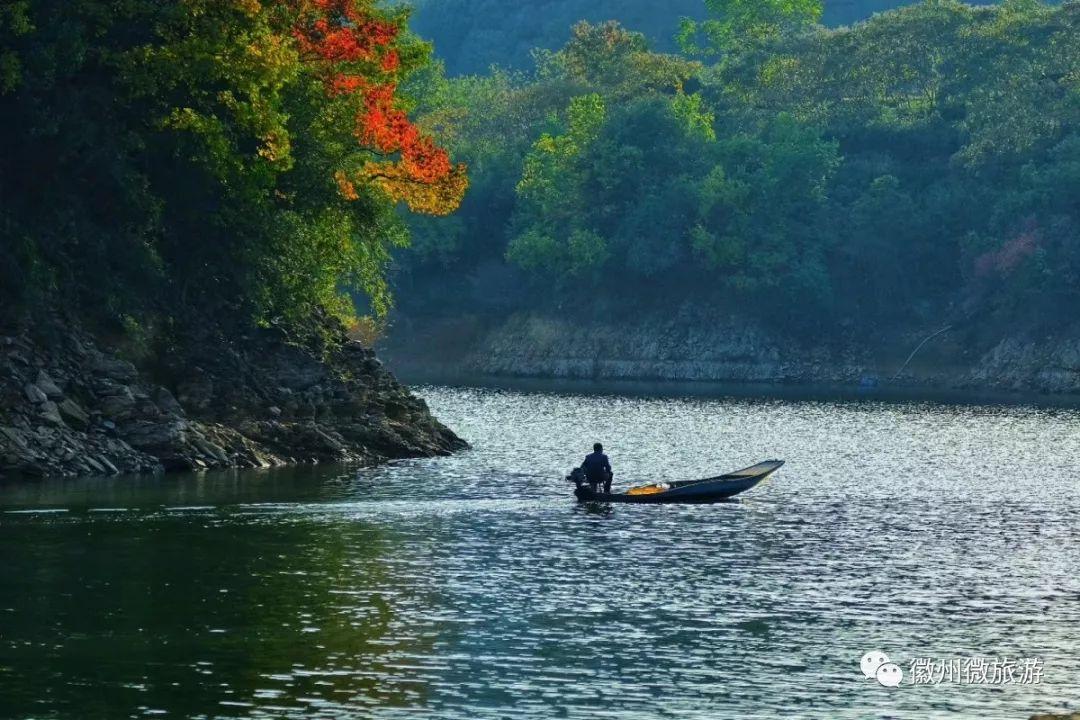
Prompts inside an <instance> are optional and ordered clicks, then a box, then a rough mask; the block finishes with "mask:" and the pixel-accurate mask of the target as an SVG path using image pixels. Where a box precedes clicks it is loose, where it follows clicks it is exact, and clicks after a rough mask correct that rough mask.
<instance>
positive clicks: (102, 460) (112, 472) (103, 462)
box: [97, 455, 120, 475]
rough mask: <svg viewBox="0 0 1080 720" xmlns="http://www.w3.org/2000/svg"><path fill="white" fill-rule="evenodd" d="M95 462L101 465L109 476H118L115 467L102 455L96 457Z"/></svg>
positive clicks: (118, 472)
mask: <svg viewBox="0 0 1080 720" xmlns="http://www.w3.org/2000/svg"><path fill="white" fill-rule="evenodd" d="M97 461H98V464H99V465H101V466H102V467H104V468H105V470H106V471H108V472H109V474H110V475H119V474H120V471H119V470H117V469H116V466H115V465H113V464H112V463H111V462H110V461H109V458H107V457H105V456H104V455H98V457H97Z"/></svg>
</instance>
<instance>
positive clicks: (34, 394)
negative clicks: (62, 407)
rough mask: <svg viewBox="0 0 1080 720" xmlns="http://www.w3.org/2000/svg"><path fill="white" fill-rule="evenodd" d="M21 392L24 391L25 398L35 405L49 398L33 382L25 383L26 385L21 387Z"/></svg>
mask: <svg viewBox="0 0 1080 720" xmlns="http://www.w3.org/2000/svg"><path fill="white" fill-rule="evenodd" d="M23 392H24V393H26V399H27V400H29V401H30V402H32V403H34V404H35V405H40V404H41V403H43V402H45V401H46V400H48V399H49V396H48V395H46V394H45V393H44V391H42V389H41V388H39V387H38V386H37V385H35V384H34V383H26V387H24V388H23Z"/></svg>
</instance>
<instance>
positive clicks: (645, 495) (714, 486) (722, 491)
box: [574, 460, 784, 504]
mask: <svg viewBox="0 0 1080 720" xmlns="http://www.w3.org/2000/svg"><path fill="white" fill-rule="evenodd" d="M783 464H784V461H783V460H766V461H765V462H761V463H758V464H757V465H754V466H752V467H748V468H745V469H743V470H738V471H736V472H732V473H728V474H726V475H719V476H717V477H711V478H705V479H704V480H682V481H679V482H672V483H656V484H653V485H642V486H640V487H635V488H631V489H630V490H628V491H626V492H625V493H603V492H593V491H592V490H590V489H589V486H588V485H579V486H578V487H577V488H576V489H575V490H574V495H576V496H577V499H578V500H579V501H581V502H608V503H637V504H659V503H697V504H705V503H714V502H718V501H720V500H725V499H727V498H730V497H734V496H735V495H738V494H739V493H741V492H746V491H747V490H749V489H750V488H752V487H754V486H755V485H757V484H758V483H760V482H761V481H763V480H764V479H765V478H767V477H769V476H770V475H772V474H773V473H774V472H776V471H777V470H779V469H780V467H781V466H782V465H783Z"/></svg>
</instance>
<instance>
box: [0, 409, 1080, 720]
mask: <svg viewBox="0 0 1080 720" xmlns="http://www.w3.org/2000/svg"><path fill="white" fill-rule="evenodd" d="M424 394H425V395H426V397H427V398H428V400H429V402H430V403H431V405H432V406H433V408H434V409H435V410H436V412H437V413H438V414H440V415H441V416H442V417H443V418H444V419H445V420H446V421H448V422H449V423H450V424H451V425H453V426H454V427H455V428H457V429H458V430H459V431H460V432H461V433H462V434H463V435H464V436H466V437H467V438H469V439H470V440H471V441H472V442H473V443H474V445H475V449H474V450H473V451H471V452H468V453H465V454H462V455H460V456H458V457H455V458H450V459H443V460H431V461H415V462H407V463H403V464H399V465H396V466H392V467H387V468H381V469H377V470H367V471H361V472H355V471H352V472H349V471H343V470H340V469H315V470H302V471H284V472H262V473H247V474H229V475H205V476H192V477H185V478H172V477H170V478H165V479H154V478H150V479H136V480H131V479H123V480H94V481H82V482H55V483H46V484H41V485H11V486H5V487H0V717H4V718H31V717H32V718H53V717H64V718H95V717H105V718H124V717H140V716H155V715H160V716H164V717H174V718H255V717H263V718H271V717H272V718H300V717H304V718H416V717H439V718H469V719H477V718H483V719H486V718H504V717H515V718H517V717H522V718H552V717H555V718H558V717H567V718H620V719H622V718H635V719H636V718H663V717H672V718H676V717H677V718H719V717H732V718H734V717H738V718H777V717H820V718H868V717H874V718H876V717H894V718H957V717H960V718H1002V719H1004V718H1025V717H1027V716H1028V715H1030V714H1032V713H1033V712H1036V711H1048V710H1058V711H1063V710H1065V709H1069V708H1071V709H1073V710H1076V709H1080V554H1078V552H1077V547H1078V541H1080V516H1078V514H1077V511H1078V510H1080V477H1078V469H1080V413H1078V412H1076V411H1073V410H1062V409H1059V410H1039V409H1031V408H1022V407H1011V408H995V407H955V406H940V405H932V404H901V405H887V404H869V403H867V404H829V403H823V402H782V401H764V402H755V401H751V400H709V399H701V398H697V399H686V400H679V399H672V398H664V399H647V398H631V397H624V398H618V397H575V396H567V395H555V394H539V393H537V394H521V393H509V392H498V391H490V390H483V391H481V390H472V391H470V390H446V389H437V388H429V389H426V390H425V391H424ZM595 438H602V439H604V440H605V441H606V442H607V444H608V446H609V450H610V453H611V455H612V458H613V461H614V463H615V465H616V471H617V478H616V483H617V484H619V483H620V481H621V482H622V483H625V482H627V481H629V480H631V479H633V480H635V481H636V480H652V479H657V478H665V477H668V478H676V477H678V478H682V477H692V476H704V475H709V474H714V473H716V472H718V471H724V470H731V469H736V468H738V467H741V466H744V465H749V464H751V463H753V462H756V461H758V460H762V459H765V458H770V457H781V458H784V459H786V460H788V465H787V467H785V468H784V469H783V470H782V471H781V472H780V473H779V474H778V475H777V476H776V477H775V479H774V480H771V481H770V482H769V483H768V484H766V485H764V486H761V487H759V488H757V489H756V490H754V491H753V492H752V493H750V494H748V495H747V496H746V498H745V500H743V501H742V502H739V503H730V504H724V505H719V506H709V507H618V506H617V507H614V508H613V509H612V508H607V509H604V508H591V509H590V508H586V507H578V506H575V504H574V503H573V502H571V501H570V497H569V493H568V490H567V488H566V487H565V486H564V485H563V484H562V483H561V481H560V478H561V475H562V474H563V473H564V472H565V471H566V470H567V469H568V468H569V467H570V466H571V465H572V464H573V463H575V462H577V461H579V460H580V457H579V456H581V455H583V454H584V451H585V449H586V448H587V446H588V445H590V444H591V443H592V442H593V440H594V439H595ZM869 650H883V651H885V652H886V653H888V654H889V655H890V656H891V657H892V658H893V659H894V660H896V661H897V662H898V664H900V665H901V666H902V667H904V668H905V669H906V668H907V666H908V662H909V661H910V660H911V659H912V658H915V657H931V658H943V659H948V658H964V657H1000V656H1009V657H1012V658H1017V657H1019V658H1039V659H1041V660H1042V662H1043V667H1044V675H1043V678H1042V682H1041V684H1037V685H1016V684H1012V685H1004V686H996V687H994V686H966V685H946V684H942V685H938V686H911V685H909V684H908V683H906V682H905V684H904V685H903V686H901V687H899V688H884V687H881V686H880V685H878V684H877V683H876V682H874V681H867V680H864V679H863V678H862V675H861V672H860V670H859V658H860V657H861V656H862V655H863V654H864V653H865V652H867V651H869Z"/></svg>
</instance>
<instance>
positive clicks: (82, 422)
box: [57, 398, 90, 430]
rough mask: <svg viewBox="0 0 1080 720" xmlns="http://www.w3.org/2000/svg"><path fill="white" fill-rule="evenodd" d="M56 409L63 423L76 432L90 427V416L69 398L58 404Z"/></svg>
mask: <svg viewBox="0 0 1080 720" xmlns="http://www.w3.org/2000/svg"><path fill="white" fill-rule="evenodd" d="M57 409H58V410H59V411H60V416H61V417H62V418H64V421H65V422H67V424H68V425H70V426H71V427H73V428H75V429H76V430H86V428H88V427H90V416H89V415H87V414H86V411H85V410H83V409H82V407H81V406H80V405H79V404H78V403H77V402H75V401H74V400H72V399H71V398H68V399H66V400H64V401H63V402H61V403H59V404H58V405H57Z"/></svg>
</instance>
